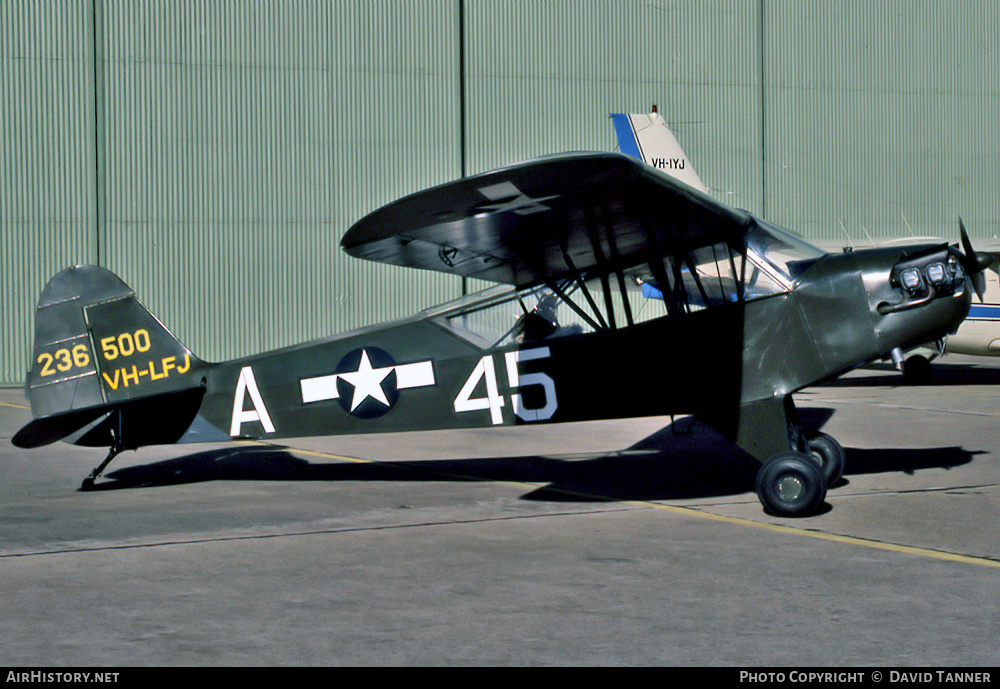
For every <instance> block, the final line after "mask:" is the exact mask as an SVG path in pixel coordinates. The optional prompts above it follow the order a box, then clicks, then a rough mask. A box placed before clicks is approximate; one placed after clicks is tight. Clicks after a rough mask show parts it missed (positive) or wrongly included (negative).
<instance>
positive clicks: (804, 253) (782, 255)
mask: <svg viewBox="0 0 1000 689" xmlns="http://www.w3.org/2000/svg"><path fill="white" fill-rule="evenodd" d="M754 220H755V221H756V222H755V224H754V225H753V226H752V227H751V228H750V229H749V230H748V231H747V235H746V245H747V249H749V250H750V251H752V252H753V253H754V254H756V255H757V256H758V257H759V258H760V259H762V260H763V261H766V262H767V264H768V265H770V266H771V267H772V268H774V269H775V270H777V271H778V272H779V273H780V274H781V275H782V276H784V277H785V278H786V279H788V280H795V279H796V278H797V277H798V276H800V275H801V274H802V273H804V272H805V270H806V268H808V267H809V266H811V265H812V264H813V263H815V262H816V259H818V258H819V257H820V256H823V255H824V254H825V253H826V252H824V251H823V250H822V249H820V248H818V247H815V246H813V245H812V244H810V243H809V242H807V241H806V240H804V239H802V238H801V237H799V236H796V235H794V234H792V233H791V232H787V231H785V230H782V229H779V228H777V227H775V226H774V225H772V224H770V223H768V222H765V221H764V220H761V219H760V218H754Z"/></svg>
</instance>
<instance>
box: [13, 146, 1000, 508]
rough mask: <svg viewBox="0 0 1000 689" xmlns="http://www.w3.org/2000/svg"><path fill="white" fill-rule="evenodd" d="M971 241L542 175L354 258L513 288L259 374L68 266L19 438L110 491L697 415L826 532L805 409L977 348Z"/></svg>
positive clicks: (622, 163)
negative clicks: (270, 463) (288, 459)
mask: <svg viewBox="0 0 1000 689" xmlns="http://www.w3.org/2000/svg"><path fill="white" fill-rule="evenodd" d="M962 241H963V250H959V249H958V248H957V247H954V246H949V245H947V244H938V245H932V246H922V247H909V248H907V247H895V248H884V249H872V250H865V251H860V250H859V251H854V252H853V253H849V254H842V255H830V254H824V253H823V252H822V251H820V250H819V249H817V248H815V247H813V246H811V245H810V244H808V243H806V242H804V241H802V240H801V239H799V238H797V237H796V236H795V235H792V234H790V233H787V232H784V231H782V230H780V229H778V228H776V227H774V226H772V225H770V224H768V223H767V222H765V221H764V220H762V219H760V218H756V217H754V216H752V215H751V214H749V213H747V212H744V211H741V210H735V209H732V208H730V207H728V206H725V205H724V204H722V203H720V202H718V201H716V200H715V199H713V198H712V197H710V196H708V195H707V194H704V193H702V192H700V191H697V190H695V189H693V188H692V187H689V186H687V185H685V184H684V183H682V182H679V181H677V180H675V179H673V178H671V177H668V176H666V175H665V174H663V173H661V172H659V171H657V170H655V169H653V168H651V167H649V166H647V165H644V164H643V163H641V162H639V161H637V160H635V159H633V158H630V157H627V156H624V155H620V154H613V153H610V154H609V153H574V154H564V155H558V156H553V157H547V158H542V159H538V160H534V161H529V162H526V163H521V164H517V165H513V166H510V167H506V168H502V169H499V170H495V171H492V172H488V173H484V174H481V175H477V176H474V177H469V178H465V179H462V180H459V181H455V182H452V183H449V184H444V185H442V186H438V187H435V188H432V189H429V190H426V191H423V192H420V193H417V194H414V195H412V196H408V197H406V198H403V199H401V200H399V201H396V202H394V203H391V204H389V205H387V206H385V207H383V208H381V209H379V210H376V211H374V212H373V213H371V214H370V215H368V216H367V217H364V218H362V219H361V220H360V221H358V222H357V223H356V224H355V225H354V226H353V227H352V228H350V230H349V231H348V232H347V233H346V235H345V236H344V237H343V240H342V246H343V248H344V249H345V250H346V251H347V253H348V254H350V255H352V256H355V257H359V258H364V259H369V260H373V261H380V262H384V263H390V264H395V265H402V266H411V267H415V268H424V269H430V270H439V271H444V272H448V273H452V274H455V275H460V276H465V277H468V278H480V279H483V280H488V281H491V282H493V283H499V284H496V285H494V286H493V287H491V288H489V289H486V290H485V291H483V292H480V293H478V294H474V295H471V296H468V297H464V298H462V299H459V300H457V301H455V302H452V303H449V304H445V305H443V306H440V307H437V308H432V309H429V310H427V311H424V312H422V313H420V314H418V315H417V316H414V317H412V318H407V319H404V320H400V321H396V322H392V323H388V324H384V325H378V326H373V327H370V328H367V329H364V330H359V331H353V332H350V333H347V334H344V335H339V336H334V337H329V338H326V339H321V340H318V341H315V342H310V343H307V344H303V345H299V346H295V347H289V348H285V349H280V350H277V351H273V352H269V353H265V354H260V355H257V356H251V357H247V358H242V359H236V360H234V361H227V362H224V363H208V362H205V361H201V360H200V359H198V358H196V357H195V355H194V354H193V353H192V352H191V351H190V350H189V349H187V348H186V347H185V346H184V345H183V344H181V343H180V342H179V341H178V340H177V339H176V338H174V336H173V335H171V334H170V333H169V332H168V331H167V330H166V329H165V328H164V326H163V325H162V324H161V323H160V322H159V321H158V320H157V319H156V318H155V317H153V316H152V315H151V314H150V313H149V311H147V310H146V308H145V307H144V306H143V305H142V304H141V303H140V302H139V301H138V299H137V298H136V295H135V293H134V292H133V291H132V290H131V289H130V288H129V287H127V286H126V285H125V284H124V283H123V282H122V281H121V280H120V279H119V278H118V277H116V276H115V275H113V274H112V273H110V272H108V271H107V270H104V269H102V268H98V267H94V266H78V267H74V268H69V269H67V270H64V271H62V272H61V273H59V274H58V275H56V276H55V277H54V278H52V280H51V281H50V282H49V283H48V285H46V287H45V289H44V291H43V292H42V296H41V299H40V301H39V304H38V310H37V313H36V320H35V341H34V352H33V362H32V369H31V371H30V373H29V374H28V379H27V383H26V391H27V394H28V397H29V400H30V403H31V410H32V414H33V416H34V420H33V421H31V422H30V423H29V424H28V425H27V426H25V427H24V428H22V429H21V430H20V431H19V432H18V433H17V434H16V435H15V437H14V438H13V442H14V444H15V445H17V446H19V447H37V446H41V445H45V444H47V443H51V442H54V441H56V440H65V441H67V442H71V443H76V444H78V445H85V446H94V447H101V446H103V447H109V448H110V452H109V454H108V456H107V458H106V459H105V461H104V462H103V463H102V464H101V465H100V466H98V467H97V468H96V469H94V471H93V473H92V474H91V475H90V476H89V477H88V478H87V479H86V480H85V482H84V486H85V487H87V486H91V485H93V483H94V480H95V479H97V478H98V477H99V476H100V475H101V472H102V471H103V470H104V468H105V467H106V466H107V463H108V462H109V461H111V459H112V458H113V457H114V456H115V455H116V454H117V453H119V452H121V451H122V450H125V449H135V448H139V447H141V446H145V445H153V444H165V443H179V442H206V441H213V440H220V441H221V440H233V439H236V438H257V439H267V440H270V439H276V438H287V437H301V436H316V435H335V434H344V433H372V432H388V431H413V430H421V429H446V428H469V427H476V426H494V425H513V424H524V425H525V426H530V425H532V424H542V423H558V422H565V421H582V420H591V419H608V418H623V417H633V416H650V415H676V414H692V415H694V416H695V417H696V418H698V419H700V420H701V421H703V422H704V423H706V424H708V425H709V426H711V427H712V428H714V429H715V430H716V431H718V432H719V433H720V434H721V435H723V436H724V437H726V438H728V439H729V440H731V441H732V442H734V443H735V444H736V445H737V446H739V447H740V448H742V449H743V450H745V451H746V452H747V453H749V454H750V455H751V456H753V457H754V458H756V459H757V460H759V461H760V462H761V465H762V466H761V468H760V470H759V474H758V478H757V493H758V495H759V497H760V500H761V502H762V503H763V505H764V507H765V508H766V510H767V511H769V512H771V513H773V514H778V515H789V516H790V515H807V514H810V513H812V512H814V511H815V510H816V509H817V508H818V507H819V506H820V505H822V504H823V502H824V500H825V496H826V489H827V486H828V485H830V484H831V483H833V482H834V481H836V480H837V479H838V478H839V476H840V475H841V473H842V472H843V465H844V451H843V449H842V448H841V447H840V445H839V444H838V443H837V442H836V441H835V440H833V439H832V438H830V437H829V436H827V435H824V434H821V433H816V432H814V431H811V430H810V429H807V428H803V427H802V426H801V424H800V421H799V418H798V415H797V414H796V410H795V406H794V404H793V401H792V396H793V394H794V393H795V392H796V391H798V390H801V389H802V388H804V387H806V386H809V385H813V384H815V383H818V382H820V381H824V380H827V379H830V378H833V377H835V376H837V375H839V374H841V373H843V372H845V371H847V370H849V369H851V368H854V367H855V366H858V365H859V364H862V363H865V362H867V361H870V360H872V359H876V358H884V357H887V356H889V355H890V354H891V353H892V352H893V351H894V350H901V351H906V350H907V349H909V348H912V347H916V346H918V345H921V344H924V343H926V342H932V341H935V340H938V339H940V338H942V337H944V336H945V335H947V334H948V333H950V332H952V331H954V330H955V329H956V328H957V327H958V325H959V323H961V321H962V319H963V318H964V317H965V316H966V314H967V313H968V312H969V307H970V292H971V286H972V283H971V281H972V280H973V278H974V277H975V276H977V275H978V274H979V273H980V272H981V271H982V270H983V268H984V267H985V265H987V264H988V262H989V261H990V260H991V257H990V256H989V255H988V254H986V255H980V254H977V253H976V252H974V251H973V250H972V247H971V245H970V244H969V241H968V238H967V236H966V235H965V233H964V231H963V233H962ZM512 316H515V317H512ZM709 377H710V378H711V380H712V384H711V385H705V384H704V383H705V380H706V379H707V378H709Z"/></svg>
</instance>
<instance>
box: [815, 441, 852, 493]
mask: <svg viewBox="0 0 1000 689" xmlns="http://www.w3.org/2000/svg"><path fill="white" fill-rule="evenodd" d="M808 446H809V454H810V455H811V456H812V458H813V459H815V460H816V461H817V462H819V465H820V467H822V469H823V476H824V477H825V478H826V485H827V486H832V485H834V484H835V483H836V482H837V481H839V480H840V477H841V476H843V475H844V464H845V462H846V459H847V455H846V453H845V452H844V448H843V447H841V446H840V443H838V442H837V441H836V440H834V439H833V437H831V436H829V435H827V434H826V433H817V434H816V435H814V436H813V437H812V438H810V439H809V442H808Z"/></svg>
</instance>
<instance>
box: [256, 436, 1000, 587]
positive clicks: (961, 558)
mask: <svg viewBox="0 0 1000 689" xmlns="http://www.w3.org/2000/svg"><path fill="white" fill-rule="evenodd" d="M262 444H264V443H262ZM288 450H289V451H290V452H293V453H296V454H303V455H307V456H313V457H320V458H323V459H338V460H343V461H347V462H355V463H358V464H384V463H390V464H399V465H404V464H405V462H382V461H380V460H374V459H362V458H360V457H345V456H343V455H335V454H331V453H329V452H319V451H317V450H301V449H298V448H291V447H290V448H288ZM469 478H473V477H469ZM496 483H501V482H500V481H496ZM502 483H507V484H509V485H516V486H523V487H528V488H535V487H536V486H535V485H534V484H531V483H526V482H524V481H503V482H502ZM561 492H563V493H567V494H575V495H580V496H582V497H586V498H589V499H598V500H605V501H608V502H619V501H618V500H617V499H616V498H611V497H608V496H606V495H595V494H591V493H582V492H578V491H561ZM620 502H624V503H625V504H628V505H635V506H637V507H651V508H653V509H656V510H660V511H663V512H670V513H672V514H677V515H682V516H686V517H696V518H698V519H706V520H708V521H714V522H720V523H722V524H733V525H736V526H746V527H750V528H753V529H762V530H764V531H773V532H775V533H782V534H788V535H792V536H805V537H807V538H815V539H817V540H820V541H831V542H833V543H843V544H846V545H853V546H859V547H862V548H873V549H875V550H885V551H888V552H892V553H901V554H904V555H915V556H917V557H926V558H931V559H934V560H944V561H947V562H960V563H962V564H967V565H979V566H981V567H993V568H994V569H1000V562H998V561H996V560H990V559H988V558H984V557H972V556H970V555H958V554H956V553H949V552H945V551H942V550H932V549H930V548H918V547H916V546H909V545H900V544H898V543H886V542H884V541H873V540H871V539H868V538H858V537H857V536H841V535H839V534H832V533H826V532H824V531H814V530H812V529H800V528H797V527H794V526H786V525H784V524H768V523H766V522H758V521H754V520H752V519H743V518H741V517H727V516H725V515H721V514H713V513H712V512H705V511H703V510H698V509H694V508H693V507H679V506H677V505H664V504H663V503H659V502H649V501H646V500H623V501H620Z"/></svg>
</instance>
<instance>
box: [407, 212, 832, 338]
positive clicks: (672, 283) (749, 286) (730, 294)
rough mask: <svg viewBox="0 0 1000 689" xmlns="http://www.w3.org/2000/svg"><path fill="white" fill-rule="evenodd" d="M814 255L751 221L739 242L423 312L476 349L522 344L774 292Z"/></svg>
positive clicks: (500, 289)
mask: <svg viewBox="0 0 1000 689" xmlns="http://www.w3.org/2000/svg"><path fill="white" fill-rule="evenodd" d="M822 255H823V252H822V251H820V250H819V249H817V248H816V247H814V246H812V245H811V244H809V243H808V242H805V241H804V240H801V239H799V238H798V237H796V236H795V235H792V234H790V233H788V232H785V231H783V230H780V229H778V228H776V227H774V226H773V225H770V224H768V223H764V222H762V221H757V222H756V223H755V224H754V225H753V227H751V229H750V230H749V231H748V232H747V234H746V235H745V246H738V245H730V244H728V243H725V242H720V243H717V244H713V245H709V246H703V247H699V248H697V249H694V250H691V251H681V252H675V253H673V254H670V255H666V256H662V257H660V259H659V260H649V261H648V262H645V263H637V264H635V265H633V267H630V268H627V269H624V270H619V271H612V272H610V273H605V274H597V275H590V274H587V273H584V272H581V273H575V274H572V275H568V276H565V277H562V278H560V279H559V280H557V281H555V280H554V281H551V282H546V283H545V284H542V285H537V286H534V287H530V288H525V289H520V290H518V289H516V288H514V287H511V286H496V287H493V288H490V289H488V290H485V291H483V292H480V293H478V294H473V295H469V296H467V297H464V298H462V299H460V300H457V301H455V302H452V303H450V304H446V305H444V306H441V307H438V308H435V309H428V310H427V311H425V312H424V316H425V317H428V318H430V319H431V320H433V321H434V322H436V323H438V324H439V325H441V326H442V327H445V328H447V329H448V330H449V331H451V332H453V333H455V334H456V335H458V336H459V337H462V338H463V339H466V340H468V341H470V342H472V343H474V344H476V345H477V346H480V347H482V348H484V349H492V348H497V347H506V346H510V345H526V344H529V343H536V342H541V341H548V340H552V339H556V338H561V337H570V336H573V335H577V334H580V333H588V332H595V331H600V330H616V329H619V328H622V327H629V326H632V325H635V324H637V323H642V322H645V321H649V320H654V319H658V318H664V317H667V318H669V317H676V316H681V315H685V314H694V313H696V312H699V311H703V310H706V309H714V308H716V307H721V306H724V305H726V304H733V303H738V302H741V301H747V300H751V299H760V298H764V297H768V296H772V295H775V294H781V293H784V292H787V291H788V290H789V289H791V286H792V283H793V282H794V281H795V279H796V278H797V277H798V276H799V275H800V274H801V273H802V272H803V271H804V270H805V269H806V268H807V267H808V266H809V265H811V264H812V263H813V262H815V261H816V260H817V259H818V258H819V257H820V256H822ZM567 263H569V261H567Z"/></svg>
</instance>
